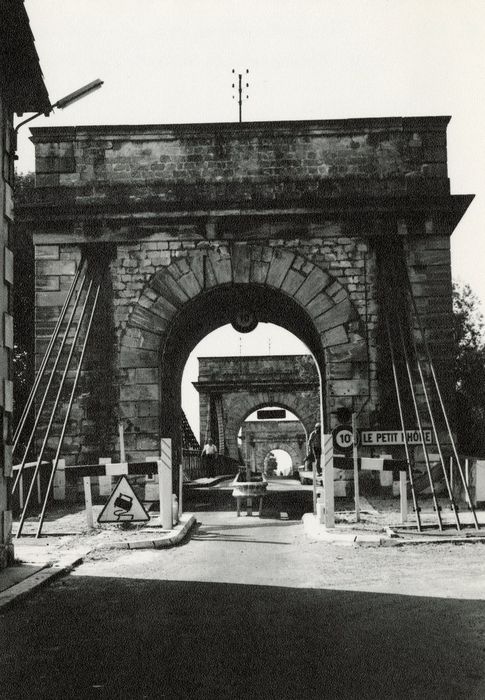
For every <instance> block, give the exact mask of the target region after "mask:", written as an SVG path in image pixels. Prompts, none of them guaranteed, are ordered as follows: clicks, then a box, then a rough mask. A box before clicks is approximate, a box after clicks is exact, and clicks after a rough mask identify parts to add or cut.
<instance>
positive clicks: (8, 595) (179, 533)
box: [0, 515, 196, 611]
mask: <svg viewBox="0 0 485 700" xmlns="http://www.w3.org/2000/svg"><path fill="white" fill-rule="evenodd" d="M195 523H196V518H195V515H188V517H187V519H185V518H183V521H182V522H180V523H179V524H178V525H176V526H175V528H174V530H171V531H170V533H169V534H167V535H165V536H164V537H154V538H151V539H146V540H137V541H133V542H114V543H112V544H104V545H98V546H96V547H86V548H83V549H82V550H81V551H79V550H78V551H77V552H76V553H75V554H74V556H73V555H71V556H64V557H62V558H61V559H60V560H59V561H57V562H56V563H55V565H50V564H45V565H44V566H42V565H40V566H41V568H40V569H39V571H37V572H36V573H35V574H31V575H30V576H27V577H26V578H25V579H24V580H23V581H20V582H19V583H16V584H14V585H13V586H10V588H6V589H5V590H4V591H2V592H0V611H2V610H6V609H7V608H8V607H10V606H11V605H13V604H14V603H16V602H17V601H19V600H22V599H23V598H26V597H27V596H29V595H30V594H31V593H33V592H34V591H35V590H37V589H38V588H41V587H43V586H46V585H47V584H48V583H50V582H51V581H54V580H55V579H56V578H59V577H61V576H64V575H65V574H67V573H69V571H72V569H73V568H74V567H76V566H78V565H79V564H82V562H83V560H84V558H85V557H86V555H87V554H89V552H92V551H95V550H97V549H163V548H167V547H174V546H176V545H177V544H179V543H180V542H181V541H182V540H183V539H184V537H185V536H186V534H187V533H188V532H189V530H190V529H191V528H192V527H193V526H194V525H195Z"/></svg>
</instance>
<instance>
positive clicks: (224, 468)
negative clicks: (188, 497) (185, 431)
mask: <svg viewBox="0 0 485 700" xmlns="http://www.w3.org/2000/svg"><path fill="white" fill-rule="evenodd" d="M240 467H241V465H240V464H239V462H238V461H237V460H236V459H232V457H227V456H226V455H217V456H216V458H215V460H214V464H213V469H212V476H223V475H224V474H237V472H238V470H239V469H240ZM182 469H183V473H184V479H185V480H186V481H193V480H194V479H202V478H204V477H206V476H209V474H207V470H206V467H205V465H204V463H203V461H202V459H201V455H200V452H199V450H187V449H185V450H183V451H182Z"/></svg>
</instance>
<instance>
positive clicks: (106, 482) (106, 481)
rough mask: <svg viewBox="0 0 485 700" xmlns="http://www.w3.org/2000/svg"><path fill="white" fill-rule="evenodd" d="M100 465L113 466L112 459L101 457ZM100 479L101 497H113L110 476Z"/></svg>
mask: <svg viewBox="0 0 485 700" xmlns="http://www.w3.org/2000/svg"><path fill="white" fill-rule="evenodd" d="M98 464H111V457H100V458H99V459H98ZM98 479H99V482H98V483H99V495H100V496H111V491H112V490H113V489H112V484H111V477H110V476H100V477H98Z"/></svg>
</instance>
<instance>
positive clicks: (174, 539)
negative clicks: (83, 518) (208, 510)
mask: <svg viewBox="0 0 485 700" xmlns="http://www.w3.org/2000/svg"><path fill="white" fill-rule="evenodd" d="M182 517H183V520H182V521H181V522H179V523H178V524H177V525H176V526H175V527H174V529H173V530H171V531H170V533H168V534H166V535H164V536H162V537H150V538H147V539H146V540H133V541H132V542H112V543H107V544H100V545H97V546H96V547H93V548H92V550H91V551H94V550H96V549H164V548H167V547H175V546H176V545H177V544H179V543H180V542H181V541H182V540H183V539H184V537H185V536H186V535H187V533H188V532H189V530H190V529H191V528H192V527H193V526H194V525H195V523H196V522H197V521H196V518H195V515H189V514H186V516H185V517H187V519H186V520H185V517H184V516H182ZM184 521H185V522H184Z"/></svg>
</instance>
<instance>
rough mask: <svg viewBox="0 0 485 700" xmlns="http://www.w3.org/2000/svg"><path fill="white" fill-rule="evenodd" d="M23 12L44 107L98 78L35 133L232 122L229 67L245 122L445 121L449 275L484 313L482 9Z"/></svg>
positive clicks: (271, 3)
mask: <svg viewBox="0 0 485 700" xmlns="http://www.w3.org/2000/svg"><path fill="white" fill-rule="evenodd" d="M25 6H26V8H27V11H28V14H29V17H30V22H31V26H32V30H33V32H34V36H35V39H36V47H37V51H38V53H39V57H40V62H41V67H42V70H43V73H44V78H45V82H46V85H47V88H48V91H49V95H50V98H51V102H55V101H56V100H58V99H59V98H61V97H63V96H64V95H66V94H67V93H70V92H72V91H73V90H75V89H77V88H78V87H80V86H82V85H84V84H86V83H89V82H91V81H92V80H94V79H95V78H101V79H102V80H104V86H103V87H102V88H101V90H99V91H97V92H96V93H94V94H92V95H90V96H89V97H87V98H85V99H84V100H82V101H79V102H77V103H75V104H74V105H72V106H71V107H69V108H67V109H65V110H63V111H61V110H58V111H56V112H55V113H54V114H52V115H51V116H50V117H49V118H48V119H47V118H44V117H40V118H39V119H37V120H36V122H35V125H36V126H45V125H51V126H61V125H80V124H139V123H140V124H143V123H146V124H163V123H166V124H170V123H179V122H180V123H183V122H185V123H190V122H213V121H215V122H220V121H236V120H237V116H238V115H237V102H236V100H235V99H233V97H232V96H233V93H234V91H233V90H232V88H231V85H232V82H233V76H232V73H231V71H232V69H233V68H234V69H235V70H236V72H243V71H245V70H246V69H248V70H249V74H248V82H249V88H248V91H247V94H248V96H249V99H247V100H245V102H244V106H243V120H244V121H265V120H285V119H291V120H292V119H295V120H296V119H334V118H351V117H377V116H389V117H391V116H430V115H450V116H451V117H452V120H451V122H450V125H449V127H448V158H449V176H450V179H451V188H452V193H454V194H475V195H476V197H475V200H474V201H473V203H472V205H471V206H470V208H469V210H468V211H467V213H466V214H465V216H464V217H463V219H462V221H461V222H460V224H459V225H458V227H457V228H456V230H455V232H454V234H453V237H452V269H453V276H454V278H455V279H456V280H458V281H461V282H466V283H469V284H470V285H471V287H472V288H473V290H474V291H475V293H476V294H477V295H478V297H479V298H480V299H481V302H482V305H483V306H484V307H485V275H484V274H483V273H482V266H483V263H482V261H483V260H485V230H484V228H485V227H484V221H485V177H484V173H485V99H484V98H483V92H484V86H485V50H484V46H485V0H244V2H242V1H241V0H25ZM28 135H29V132H28V128H27V127H23V128H22V129H21V131H20V136H19V161H18V167H19V171H20V172H27V171H29V170H33V168H34V157H33V146H32V144H31V143H30V141H29V140H28ZM265 332H266V331H263V332H262V336H261V338H262V339H261V340H260V341H258V342H259V344H260V345H261V344H262V345H263V346H264V343H265V340H264V338H265V335H264V333H265ZM276 340H277V339H275V342H276ZM234 342H236V343H237V342H238V341H237V340H235V341H234ZM278 342H279V345H280V347H281V348H282V350H281V351H284V347H285V343H286V342H287V341H286V340H284V339H283V338H282V337H280V338H279V339H278ZM288 342H289V341H288ZM201 354H212V353H210V352H204V351H203V349H202V351H201ZM234 354H237V352H236V353H234Z"/></svg>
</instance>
